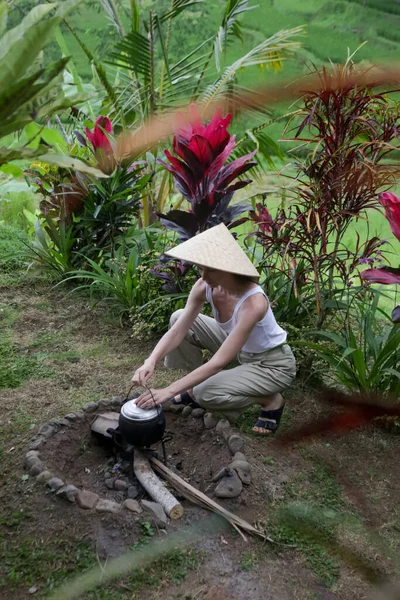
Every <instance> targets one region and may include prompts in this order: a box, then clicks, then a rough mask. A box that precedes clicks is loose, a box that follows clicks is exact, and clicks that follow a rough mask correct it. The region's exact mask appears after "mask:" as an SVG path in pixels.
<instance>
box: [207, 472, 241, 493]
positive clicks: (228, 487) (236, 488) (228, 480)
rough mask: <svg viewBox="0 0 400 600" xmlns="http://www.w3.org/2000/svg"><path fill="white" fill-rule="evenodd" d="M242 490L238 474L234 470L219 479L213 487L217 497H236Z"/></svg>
mask: <svg viewBox="0 0 400 600" xmlns="http://www.w3.org/2000/svg"><path fill="white" fill-rule="evenodd" d="M242 490H243V484H242V482H241V480H240V478H239V476H238V474H237V473H236V471H230V473H229V475H226V476H225V477H223V479H221V481H220V482H219V484H218V485H217V487H216V488H215V492H214V494H215V495H216V496H217V498H237V497H238V496H240V494H241V492H242Z"/></svg>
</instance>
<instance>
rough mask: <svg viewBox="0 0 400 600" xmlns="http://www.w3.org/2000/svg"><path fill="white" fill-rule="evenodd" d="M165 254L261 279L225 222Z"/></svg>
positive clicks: (211, 267)
mask: <svg viewBox="0 0 400 600" xmlns="http://www.w3.org/2000/svg"><path fill="white" fill-rule="evenodd" d="M165 254H167V255H168V256H172V257H173V258H179V259H180V260H184V261H186V262H190V263H195V264H197V265H201V266H203V267H209V268H210V269H218V270H219V271H226V272H227V273H234V274H235V275H247V276H248V277H256V278H259V277H260V275H259V273H258V272H257V270H256V268H255V267H254V265H253V263H252V262H251V260H250V259H249V258H248V257H247V255H246V254H245V252H244V251H243V250H242V248H241V247H240V246H239V244H238V243H237V241H236V240H235V238H234V237H233V235H232V234H231V233H230V232H229V229H228V228H227V227H226V226H225V225H224V224H223V223H221V224H220V225H217V226H216V227H211V229H207V230H206V231H203V233H199V234H198V235H196V236H195V237H192V238H190V240H187V241H186V242H183V243H182V244H179V246H176V247H175V248H171V250H168V251H167V252H166V253H165Z"/></svg>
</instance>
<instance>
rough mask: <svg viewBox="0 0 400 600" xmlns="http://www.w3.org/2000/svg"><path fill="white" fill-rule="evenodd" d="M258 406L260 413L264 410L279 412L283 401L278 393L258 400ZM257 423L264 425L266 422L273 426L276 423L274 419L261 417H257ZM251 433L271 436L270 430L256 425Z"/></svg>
mask: <svg viewBox="0 0 400 600" xmlns="http://www.w3.org/2000/svg"><path fill="white" fill-rule="evenodd" d="M259 404H261V410H262V411H263V410H265V411H268V410H279V409H280V408H282V406H283V405H284V400H283V397H282V394H280V393H279V392H278V393H277V394H274V395H273V396H268V397H267V398H262V399H260V402H259ZM259 421H262V422H264V423H266V422H267V421H268V422H270V423H273V424H275V425H276V423H277V421H276V419H273V418H267V417H263V416H261V415H260V416H259V417H258V422H259ZM253 431H254V433H258V434H259V435H271V434H272V433H273V430H272V429H267V428H266V427H263V426H257V425H255V426H254V427H253Z"/></svg>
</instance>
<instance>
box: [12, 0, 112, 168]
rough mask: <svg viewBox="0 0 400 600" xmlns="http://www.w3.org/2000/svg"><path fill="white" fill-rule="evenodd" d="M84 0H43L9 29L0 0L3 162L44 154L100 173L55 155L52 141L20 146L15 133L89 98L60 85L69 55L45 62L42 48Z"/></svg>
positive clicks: (55, 159) (56, 161) (63, 162)
mask: <svg viewBox="0 0 400 600" xmlns="http://www.w3.org/2000/svg"><path fill="white" fill-rule="evenodd" d="M80 1H81V0H65V1H64V2H62V3H59V4H55V3H48V4H39V5H37V6H35V7H34V8H33V9H32V10H31V11H30V12H29V13H28V14H27V15H26V16H25V18H24V19H23V20H22V21H21V23H19V24H18V25H16V26H15V27H13V28H12V29H9V30H6V29H5V24H6V15H7V5H6V3H4V2H2V3H1V4H0V35H1V37H0V90H1V91H0V117H1V125H0V139H1V138H3V139H4V142H5V144H6V145H3V144H2V147H1V148H0V165H4V164H5V163H8V162H10V161H14V160H19V159H23V158H27V159H29V158H33V157H36V156H41V158H42V160H44V161H48V162H49V163H53V164H54V163H56V164H63V165H64V166H69V167H71V168H76V169H79V170H81V171H86V172H91V173H97V175H98V176H102V173H101V171H98V170H97V169H93V168H92V167H90V166H89V165H87V164H86V163H84V162H83V161H80V160H78V159H72V158H71V157H69V156H63V155H57V154H51V153H50V152H48V145H44V144H42V143H40V144H39V145H36V144H35V147H30V146H29V144H26V145H25V146H18V145H17V144H16V143H14V139H13V136H10V134H14V133H15V132H17V131H20V130H21V129H23V128H24V127H26V126H29V124H31V123H32V122H33V121H37V122H38V123H39V124H41V125H42V127H43V128H44V127H45V125H46V121H47V120H48V118H49V117H50V116H51V115H53V114H54V113H57V112H59V111H61V110H64V109H67V108H69V107H71V106H75V105H76V104H79V103H80V102H84V101H85V100H87V98H88V95H87V94H86V93H83V94H82V93H81V94H76V95H74V96H67V95H65V94H64V92H63V90H62V74H63V71H64V68H65V66H66V64H67V63H68V60H69V57H64V58H61V59H60V60H58V61H56V62H54V63H51V64H48V65H46V66H43V63H42V61H40V60H39V56H40V53H41V52H42V50H43V49H44V48H45V47H46V46H47V45H48V43H49V42H50V40H51V39H52V36H53V35H54V33H55V31H56V28H57V27H58V26H59V24H60V23H61V22H62V20H63V19H64V18H65V16H66V15H67V14H68V13H69V12H70V11H71V10H73V9H74V8H76V7H77V6H78V4H79V3H80Z"/></svg>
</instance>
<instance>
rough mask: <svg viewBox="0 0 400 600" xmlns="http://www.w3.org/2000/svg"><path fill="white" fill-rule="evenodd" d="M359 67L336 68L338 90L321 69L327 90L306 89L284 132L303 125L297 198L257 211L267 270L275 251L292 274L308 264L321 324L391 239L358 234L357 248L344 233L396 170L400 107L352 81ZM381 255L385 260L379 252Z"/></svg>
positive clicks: (297, 163) (306, 269)
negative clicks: (340, 292)
mask: <svg viewBox="0 0 400 600" xmlns="http://www.w3.org/2000/svg"><path fill="white" fill-rule="evenodd" d="M354 69H355V67H354V65H353V63H352V62H351V61H348V62H347V63H346V64H344V65H340V66H337V67H336V66H333V67H332V70H333V74H334V76H335V78H336V81H337V80H339V82H340V83H339V84H338V85H337V87H335V88H334V89H333V88H332V87H331V79H330V77H331V73H328V71H327V70H326V69H325V68H323V69H322V70H321V71H319V72H318V73H319V77H320V80H321V86H320V88H319V89H318V90H316V91H305V92H304V94H303V97H302V100H301V102H302V106H301V108H300V109H299V110H298V111H297V112H296V114H295V115H294V116H293V117H292V119H291V120H290V122H289V124H288V126H287V127H286V130H285V133H286V132H287V131H288V130H289V129H291V128H293V127H294V126H296V129H295V131H296V133H295V135H294V137H291V138H287V139H291V141H295V142H299V143H300V146H299V147H298V151H299V152H300V151H301V155H302V156H303V157H304V158H300V159H298V160H296V161H295V163H294V166H295V168H296V170H297V174H296V177H295V179H296V188H295V189H296V198H295V199H294V200H293V202H292V203H291V204H290V205H289V206H284V207H283V208H280V209H279V210H278V212H277V214H276V216H275V217H271V215H270V214H269V212H266V208H267V206H266V205H264V206H263V205H258V206H257V207H256V209H255V211H254V212H253V215H252V217H253V219H254V221H255V222H256V224H257V229H258V233H257V237H258V239H259V241H260V242H261V244H262V245H263V250H264V263H265V265H266V268H267V275H268V270H269V269H270V268H271V262H272V259H273V260H274V262H273V264H274V265H276V263H275V258H276V256H278V257H280V259H278V264H279V268H280V269H281V270H285V269H286V271H287V272H289V270H290V269H291V265H292V262H293V260H295V261H296V262H297V263H299V262H302V265H303V269H304V274H305V277H306V278H307V279H309V280H310V281H311V282H312V285H313V288H314V297H315V307H316V313H317V317H318V320H317V324H318V325H319V326H320V325H321V324H322V323H323V322H324V320H325V318H326V314H327V307H328V306H329V303H332V299H333V298H334V297H335V296H336V295H337V292H338V289H339V288H341V289H342V290H344V289H347V288H348V286H349V285H351V284H352V277H353V276H354V274H357V272H358V267H359V262H360V260H361V262H368V263H369V264H370V265H371V266H372V265H373V262H374V258H375V256H376V253H377V251H378V249H379V247H380V246H381V245H382V244H383V243H385V241H384V240H380V239H378V238H372V239H370V240H364V241H362V240H361V239H360V237H359V236H358V234H355V248H354V249H353V250H350V249H349V248H348V247H347V246H346V245H345V244H344V240H343V238H344V235H345V233H346V231H347V229H348V227H349V225H350V224H351V223H352V222H354V220H355V219H358V218H359V217H361V218H365V211H366V210H367V209H370V208H377V207H378V206H379V204H378V198H379V193H380V191H381V190H382V188H384V187H385V186H388V185H389V184H390V183H391V182H392V180H393V177H394V174H395V171H396V167H395V166H394V165H389V164H388V162H387V159H388V157H389V154H390V153H391V152H392V151H393V150H395V149H396V148H397V147H396V141H397V140H398V135H399V131H400V119H399V114H400V113H399V108H398V105H397V104H396V103H395V102H394V101H393V102H392V101H391V100H390V99H389V97H388V94H384V93H377V94H374V93H373V92H372V89H371V88H370V87H369V86H367V85H354V83H353V82H351V81H350V79H349V77H351V76H352V74H353V71H354ZM299 121H300V122H299ZM305 132H308V135H305ZM383 159H385V162H383ZM387 210H389V208H387ZM377 258H378V262H379V260H380V259H379V253H378V257H377Z"/></svg>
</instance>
